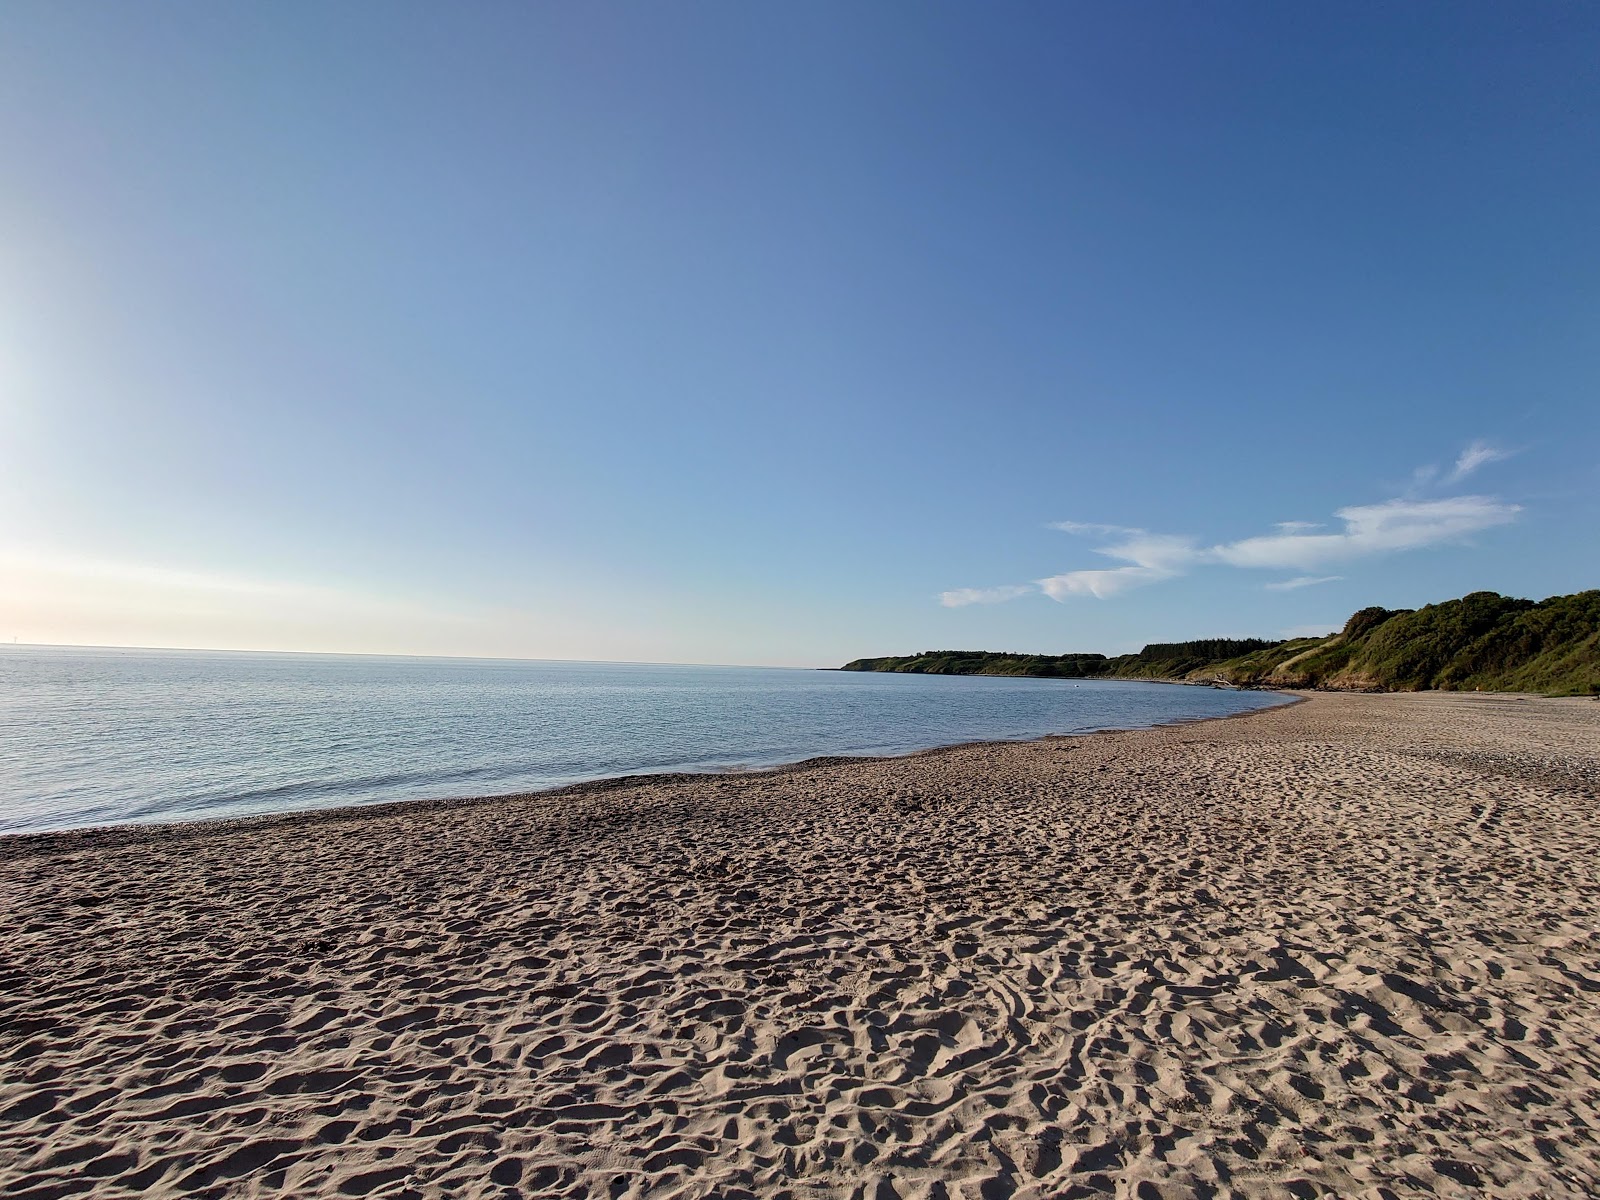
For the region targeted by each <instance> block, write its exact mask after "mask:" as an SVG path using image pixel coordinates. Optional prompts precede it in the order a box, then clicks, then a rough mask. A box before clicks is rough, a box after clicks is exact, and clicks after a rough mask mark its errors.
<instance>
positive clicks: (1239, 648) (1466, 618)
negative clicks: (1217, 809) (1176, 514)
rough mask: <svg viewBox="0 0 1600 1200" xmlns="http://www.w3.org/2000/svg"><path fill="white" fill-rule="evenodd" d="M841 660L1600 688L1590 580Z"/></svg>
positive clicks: (1020, 671) (1186, 677)
mask: <svg viewBox="0 0 1600 1200" xmlns="http://www.w3.org/2000/svg"><path fill="white" fill-rule="evenodd" d="M843 669H844V670H846V671H898V672H907V673H912V674H930V675H1034V676H1047V677H1055V678H1072V679H1097V678H1098V679H1165V680H1181V681H1185V682H1209V681H1218V680H1220V681H1223V682H1227V683H1231V684H1236V685H1238V686H1241V687H1301V688H1305V687H1310V688H1332V689H1345V690H1356V691H1375V690H1385V691H1420V690H1424V689H1430V688H1437V689H1442V690H1462V691H1470V690H1474V689H1477V690H1482V691H1529V692H1546V693H1549V694H1552V695H1587V694H1589V693H1590V692H1591V691H1596V692H1600V590H1596V591H1587V592H1578V593H1575V594H1574V595H1571V596H1552V597H1551V598H1550V599H1548V600H1541V601H1539V602H1538V603H1535V602H1533V601H1532V600H1518V599H1514V598H1512V597H1509V596H1501V595H1498V594H1497V593H1495V592H1473V593H1472V594H1471V595H1469V596H1463V597H1462V598H1461V599H1459V600H1447V601H1445V602H1444V603H1442V604H1430V605H1428V606H1426V607H1425V608H1420V609H1416V610H1411V609H1399V610H1390V609H1384V608H1364V609H1362V610H1361V611H1360V612H1358V613H1356V614H1355V615H1354V616H1352V617H1351V618H1350V620H1349V621H1347V622H1346V623H1345V627H1344V628H1343V629H1342V630H1340V631H1339V632H1338V633H1336V634H1334V635H1332V636H1331V637H1326V638H1296V639H1293V640H1290V641H1283V642H1270V641H1263V640H1260V639H1244V640H1236V639H1235V640H1230V639H1211V640H1207V641H1197V642H1163V643H1153V644H1151V645H1148V646H1146V647H1145V648H1144V649H1143V650H1141V651H1140V652H1139V653H1138V654H1123V655H1118V656H1116V657H1114V658H1108V657H1106V656H1105V655H1103V654H1060V655H1049V654H996V653H989V652H986V651H979V650H928V651H924V652H923V653H921V654H913V655H906V656H903V657H898V658H859V659H856V660H855V661H854V662H851V663H847V664H845V666H844V668H843Z"/></svg>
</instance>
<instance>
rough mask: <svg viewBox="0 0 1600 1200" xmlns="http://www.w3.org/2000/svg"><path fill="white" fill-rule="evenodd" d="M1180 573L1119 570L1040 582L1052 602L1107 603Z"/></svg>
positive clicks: (1152, 569)
mask: <svg viewBox="0 0 1600 1200" xmlns="http://www.w3.org/2000/svg"><path fill="white" fill-rule="evenodd" d="M1176 574H1177V572H1176V571H1163V570H1159V569H1157V568H1155V567H1116V568H1113V569H1111V570H1107V571H1068V572H1067V573H1066V574H1065V575H1052V576H1050V577H1049V578H1048V579H1041V580H1039V588H1040V590H1041V591H1043V592H1044V594H1045V595H1046V596H1049V597H1050V599H1052V600H1065V599H1066V598H1067V597H1068V596H1094V597H1096V598H1098V599H1101V600H1105V599H1108V598H1109V597H1111V596H1115V595H1117V594H1118V593H1119V592H1125V591H1127V590H1128V589H1129V588H1136V587H1143V586H1144V585H1145V584H1147V583H1159V582H1160V581H1161V580H1163V579H1171V578H1172V577H1173V576H1174V575H1176Z"/></svg>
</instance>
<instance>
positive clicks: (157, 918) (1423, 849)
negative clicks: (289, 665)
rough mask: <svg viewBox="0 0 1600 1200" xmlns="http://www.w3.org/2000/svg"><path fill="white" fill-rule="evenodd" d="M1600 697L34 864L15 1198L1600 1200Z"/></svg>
mask: <svg viewBox="0 0 1600 1200" xmlns="http://www.w3.org/2000/svg"><path fill="white" fill-rule="evenodd" d="M1597 864H1600V704H1594V703H1591V702H1584V701H1548V700H1532V699H1523V698H1513V697H1481V696H1443V695H1417V696H1409V695H1392V696H1317V697H1314V698H1313V699H1311V700H1310V701H1309V702H1308V703H1305V704H1301V705H1297V706H1294V707H1292V708H1287V709H1280V710H1274V711H1271V712H1267V713H1264V714H1258V715H1255V716H1252V717H1249V718H1247V719H1236V720H1227V721H1215V722H1208V723H1203V724H1197V725H1190V726H1184V727H1180V728H1171V729H1163V730H1155V731H1146V732H1139V733H1121V734H1101V735H1095V736H1092V737H1087V738H1078V739H1060V740H1050V741H1044V742H1036V743H1029V744H1023V745H984V746H971V747H962V748H957V749H953V750H947V751H939V752H933V753H929V754H924V755H919V756H915V757H912V758H906V759H898V760H890V761H881V762H872V763H859V762H855V763H825V764H815V765H808V766H803V767H800V768H791V769H788V770H785V771H782V772H776V773H771V774H762V775H747V776H725V777H714V778H707V777H676V778H662V779H654V780H645V781H638V782H631V783H623V784H615V785H609V786H594V787H589V788H580V789H576V790H573V791H570V792H568V793H565V794H561V795H555V796H542V797H522V798H513V799H509V800H507V799H502V800H496V801H488V802H472V803H462V804H455V805H413V806H396V807H392V808H386V809H366V810H354V811H344V812H339V813H332V814H327V813H324V814H317V815H311V816H304V817H294V818H280V819H270V820H255V821H248V822H238V823H233V824H220V825H204V826H193V827H165V828H153V829H142V830H119V831H107V832H101V833H86V834H68V835H53V836H40V837H30V838H15V839H8V840H7V841H5V842H4V843H0V897H3V904H4V911H5V930H4V947H5V953H4V956H3V962H0V1062H3V1070H4V1074H3V1085H0V1191H4V1193H5V1194H7V1195H10V1196H14V1197H18V1198H21V1197H30V1198H31V1197H46V1196H68V1195H97V1196H98V1195H104V1196H117V1195H135V1194H142V1195H149V1196H164V1195H170V1196H177V1195H184V1196H258V1195H260V1196H267V1195H285V1196H345V1195H357V1196H359V1195H372V1196H378V1195H383V1196H424V1197H432V1196H493V1197H509V1196H517V1195H521V1196H544V1195H570V1196H606V1197H622V1196H645V1195H649V1196H662V1197H667V1196H681V1197H700V1196H705V1197H737V1196H748V1195H759V1196H793V1197H841V1198H843V1197H857V1196H859V1197H869V1198H874V1200H881V1198H887V1197H895V1196H899V1197H903V1198H906V1200H910V1198H912V1197H939V1196H948V1197H992V1196H1038V1197H1059V1196H1088V1195H1099V1194H1115V1195H1124V1196H1133V1197H1190V1196H1217V1197H1228V1196H1239V1197H1256V1196H1260V1197H1268V1196H1273V1197H1276V1196H1285V1197H1288V1196H1297V1197H1298V1196H1324V1195H1337V1196H1341V1197H1345V1196H1363V1197H1394V1196H1410V1195H1441V1196H1481V1195H1485V1194H1489V1195H1495V1196H1525V1197H1557V1196H1582V1195H1593V1194H1595V1193H1597V1192H1600V1145H1597V1141H1600V1139H1597V1129H1600V1114H1597V1107H1600V1048H1597V1045H1596V1035H1597V1033H1600V935H1597V932H1596V931H1597V930H1600V869H1597Z"/></svg>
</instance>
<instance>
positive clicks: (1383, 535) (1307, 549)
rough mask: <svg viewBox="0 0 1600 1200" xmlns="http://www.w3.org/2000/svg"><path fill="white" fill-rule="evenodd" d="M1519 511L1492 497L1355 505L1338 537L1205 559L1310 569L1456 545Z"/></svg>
mask: <svg viewBox="0 0 1600 1200" xmlns="http://www.w3.org/2000/svg"><path fill="white" fill-rule="evenodd" d="M1520 511H1522V510H1521V509H1520V508H1518V506H1517V505H1515V504H1505V503H1502V502H1501V501H1499V500H1496V499H1494V498H1493V497H1491V496H1456V497H1453V498H1451V499H1444V500H1388V501H1385V502H1384V503H1382V504H1358V505H1352V506H1351V507H1349V508H1341V509H1340V510H1339V511H1338V512H1337V513H1336V514H1335V515H1336V516H1338V517H1339V519H1340V520H1342V521H1343V522H1344V530H1343V531H1342V532H1340V533H1275V534H1268V535H1267V536H1265V537H1254V538H1245V539H1244V540H1243V541H1238V542H1230V543H1227V544H1224V545H1220V546H1214V547H1212V548H1211V550H1210V552H1209V557H1211V558H1213V559H1215V560H1216V561H1217V562H1222V563H1226V564H1228V565H1229V566H1232V567H1266V568H1277V569H1282V568H1284V567H1288V568H1290V569H1299V570H1302V571H1304V570H1315V569H1316V568H1317V567H1319V566H1323V565H1325V564H1327V563H1332V562H1344V561H1348V560H1350V559H1354V558H1363V557H1366V556H1368V555H1372V554H1385V553H1390V552H1393V551H1397V550H1420V549H1422V548H1423V547H1425V546H1435V545H1439V544H1441V543H1445V542H1454V541H1460V540H1461V539H1462V538H1464V537H1466V536H1467V535H1469V534H1473V533H1478V532H1480V531H1482V530H1485V529H1492V528H1493V527H1495V526H1496V525H1506V524H1509V523H1510V522H1511V521H1514V520H1515V519H1516V516H1517V513H1519V512H1520Z"/></svg>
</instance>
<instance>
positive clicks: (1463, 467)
mask: <svg viewBox="0 0 1600 1200" xmlns="http://www.w3.org/2000/svg"><path fill="white" fill-rule="evenodd" d="M1510 457H1511V451H1509V450H1501V449H1500V448H1499V447H1497V446H1491V445H1490V444H1489V443H1488V442H1485V441H1483V440H1482V439H1479V440H1478V441H1476V442H1473V443H1472V445H1470V446H1468V447H1467V448H1466V449H1465V450H1463V451H1462V452H1461V453H1460V455H1459V456H1457V458H1456V465H1455V466H1454V467H1452V468H1451V469H1450V474H1448V475H1446V476H1445V479H1444V481H1445V483H1447V484H1450V483H1460V482H1461V481H1462V480H1463V479H1465V478H1466V477H1467V476H1468V475H1471V474H1472V473H1473V472H1474V471H1476V470H1477V469H1478V468H1479V467H1482V466H1487V465H1488V464H1489V463H1492V462H1499V461H1500V460H1501V459H1503V458H1510Z"/></svg>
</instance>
